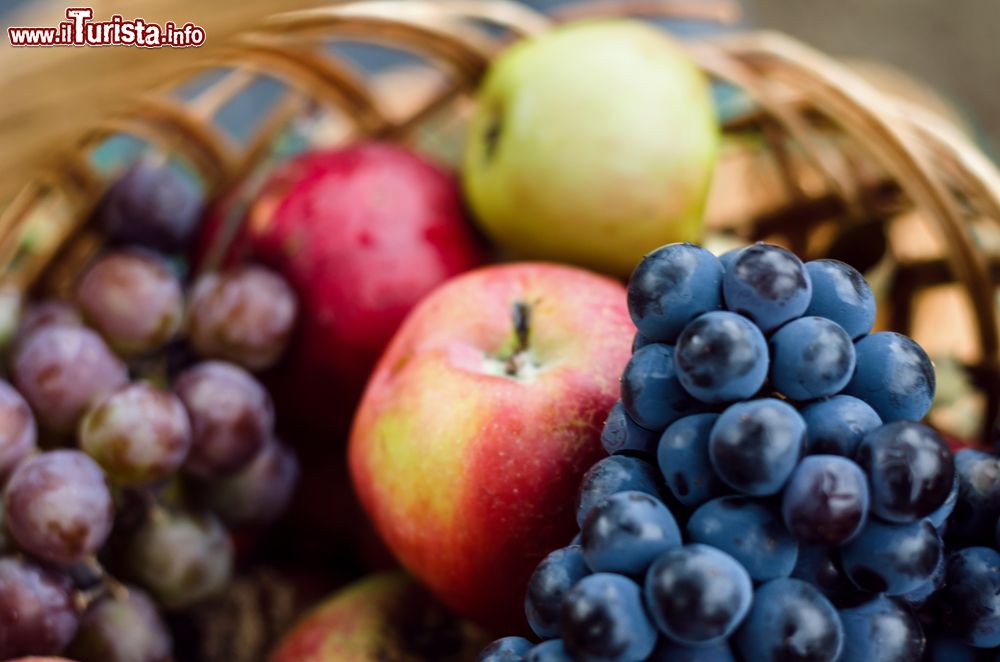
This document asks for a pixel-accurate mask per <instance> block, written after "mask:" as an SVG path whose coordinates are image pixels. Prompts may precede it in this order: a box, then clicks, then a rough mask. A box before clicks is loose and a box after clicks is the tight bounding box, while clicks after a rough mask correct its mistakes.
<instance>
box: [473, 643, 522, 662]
mask: <svg viewBox="0 0 1000 662" xmlns="http://www.w3.org/2000/svg"><path fill="white" fill-rule="evenodd" d="M532 646H534V644H532V643H531V642H530V641H528V640H527V639H525V638H524V637H503V638H502V639H497V640H496V641H494V642H492V643H491V644H490V645H488V646H487V647H486V648H484V649H483V650H481V651H480V652H479V655H477V656H476V662H521V661H522V660H523V659H524V656H525V655H526V654H527V653H528V651H529V650H531V648H532Z"/></svg>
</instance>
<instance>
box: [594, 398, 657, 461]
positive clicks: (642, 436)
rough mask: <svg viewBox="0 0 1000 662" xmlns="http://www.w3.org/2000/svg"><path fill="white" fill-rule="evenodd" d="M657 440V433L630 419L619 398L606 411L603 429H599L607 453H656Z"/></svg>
mask: <svg viewBox="0 0 1000 662" xmlns="http://www.w3.org/2000/svg"><path fill="white" fill-rule="evenodd" d="M659 440H660V435H659V434H657V433H656V432H652V431H650V430H647V429H646V428H644V427H642V426H641V425H639V424H638V423H636V422H635V421H633V420H632V417H631V416H629V415H628V412H627V411H625V406H624V405H622V402H621V400H619V401H618V402H616V403H615V406H614V407H612V408H611V411H610V412H608V418H607V420H606V421H604V429H603V430H602V431H601V445H602V446H604V450H606V451H607V452H608V455H613V454H615V453H621V452H624V451H635V452H637V453H645V454H646V455H650V456H652V455H654V454H655V453H656V444H657V442H658V441H659Z"/></svg>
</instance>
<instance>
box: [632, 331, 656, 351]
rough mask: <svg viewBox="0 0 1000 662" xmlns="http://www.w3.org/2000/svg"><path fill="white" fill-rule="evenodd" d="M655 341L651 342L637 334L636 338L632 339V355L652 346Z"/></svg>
mask: <svg viewBox="0 0 1000 662" xmlns="http://www.w3.org/2000/svg"><path fill="white" fill-rule="evenodd" d="M653 342H654V341H653V340H650V339H649V338H647V337H646V336H644V335H642V334H641V333H636V334H635V337H634V338H632V353H633V354H635V353H636V352H637V351H639V350H640V349H642V348H643V347H645V346H646V345H650V344H652V343H653Z"/></svg>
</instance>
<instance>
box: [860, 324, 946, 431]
mask: <svg viewBox="0 0 1000 662" xmlns="http://www.w3.org/2000/svg"><path fill="white" fill-rule="evenodd" d="M854 353H855V354H856V356H857V366H858V367H857V369H856V370H855V371H854V377H852V378H851V381H850V382H849V383H848V384H847V386H846V387H845V388H844V393H847V394H848V395H853V396H856V397H858V398H861V399H862V400H864V401H865V402H867V403H868V404H870V405H871V406H872V409H874V410H875V411H877V412H878V415H879V416H881V417H882V420H883V421H885V422H886V423H891V422H893V421H902V420H912V421H919V420H920V419H921V418H923V417H924V414H926V413H927V411H928V410H929V409H930V408H931V402H932V401H933V400H934V388H935V378H934V365H933V364H932V363H931V360H930V358H928V356H927V353H926V352H924V350H923V348H921V347H920V345H918V344H917V343H916V342H914V341H913V340H912V339H911V338H907V337H906V336H904V335H901V334H898V333H893V332H890V331H884V332H880V333H873V334H872V335H870V336H865V337H864V338H862V339H861V340H859V341H858V342H856V343H855V344H854Z"/></svg>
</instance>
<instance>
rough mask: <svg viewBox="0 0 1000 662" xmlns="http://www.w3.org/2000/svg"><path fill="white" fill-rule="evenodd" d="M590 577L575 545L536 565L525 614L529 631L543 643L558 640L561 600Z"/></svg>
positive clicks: (526, 596)
mask: <svg viewBox="0 0 1000 662" xmlns="http://www.w3.org/2000/svg"><path fill="white" fill-rule="evenodd" d="M588 574H590V570H589V569H588V568H587V563H586V561H584V560H583V550H582V549H581V548H580V547H579V546H578V545H571V546H569V547H563V548H562V549H557V550H556V551H554V552H552V553H551V554H549V555H548V556H546V557H545V558H544V559H542V562H541V563H539V564H538V567H537V568H535V572H534V573H532V575H531V579H530V580H529V581H528V591H527V595H525V598H524V613H525V616H527V618H528V625H529V626H530V627H531V629H532V631H533V632H534V633H535V634H537V635H538V636H539V637H541V638H543V639H552V638H553V637H558V636H559V609H560V607H561V606H562V600H563V597H564V596H565V595H566V593H567V592H569V590H570V589H571V588H573V586H574V585H575V584H576V583H577V582H578V581H580V580H581V579H583V578H584V577H586V576H587V575H588Z"/></svg>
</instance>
